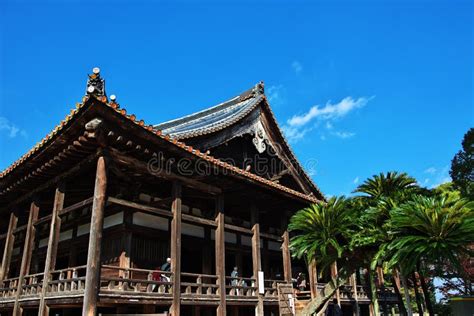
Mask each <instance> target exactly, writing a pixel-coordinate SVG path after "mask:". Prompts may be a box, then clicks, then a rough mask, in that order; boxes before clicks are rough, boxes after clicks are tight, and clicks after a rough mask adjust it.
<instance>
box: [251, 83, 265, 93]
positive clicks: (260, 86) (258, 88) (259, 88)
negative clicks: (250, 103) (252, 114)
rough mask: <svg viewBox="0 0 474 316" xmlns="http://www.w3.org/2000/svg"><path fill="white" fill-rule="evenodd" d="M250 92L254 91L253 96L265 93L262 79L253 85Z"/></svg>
mask: <svg viewBox="0 0 474 316" xmlns="http://www.w3.org/2000/svg"><path fill="white" fill-rule="evenodd" d="M252 92H253V93H254V95H255V96H258V95H263V94H265V83H263V81H260V82H259V83H257V84H256V85H255V87H254V88H253V91H252Z"/></svg>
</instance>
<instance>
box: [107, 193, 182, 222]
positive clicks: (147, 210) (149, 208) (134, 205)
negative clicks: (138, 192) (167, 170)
mask: <svg viewBox="0 0 474 316" xmlns="http://www.w3.org/2000/svg"><path fill="white" fill-rule="evenodd" d="M107 202H109V203H112V204H117V205H122V206H126V207H129V208H133V209H135V210H139V211H142V212H144V213H150V214H154V215H159V216H164V217H167V218H171V217H172V216H173V214H172V213H171V212H168V211H165V210H163V209H160V208H157V207H153V206H148V205H144V204H140V203H135V202H131V201H126V200H122V199H118V198H115V197H109V198H108V199H107Z"/></svg>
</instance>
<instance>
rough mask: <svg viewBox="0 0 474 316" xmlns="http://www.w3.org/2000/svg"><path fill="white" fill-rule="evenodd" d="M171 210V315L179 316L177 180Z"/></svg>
mask: <svg viewBox="0 0 474 316" xmlns="http://www.w3.org/2000/svg"><path fill="white" fill-rule="evenodd" d="M171 194H172V198H173V202H172V204H171V212H172V213H173V219H172V220H171V272H172V273H173V302H172V303H171V308H170V313H171V316H179V315H180V309H181V184H180V183H179V182H177V181H174V182H173V186H172V193H171Z"/></svg>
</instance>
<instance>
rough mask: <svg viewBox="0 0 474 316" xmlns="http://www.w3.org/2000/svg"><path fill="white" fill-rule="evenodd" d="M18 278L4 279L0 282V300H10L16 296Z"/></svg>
mask: <svg viewBox="0 0 474 316" xmlns="http://www.w3.org/2000/svg"><path fill="white" fill-rule="evenodd" d="M17 289H18V278H10V279H5V280H3V281H1V282H0V301H4V300H11V299H13V298H15V297H16V292H17Z"/></svg>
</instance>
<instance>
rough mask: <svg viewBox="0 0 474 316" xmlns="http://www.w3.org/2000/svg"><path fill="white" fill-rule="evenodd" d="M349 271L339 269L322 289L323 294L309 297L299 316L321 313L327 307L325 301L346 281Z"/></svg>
mask: <svg viewBox="0 0 474 316" xmlns="http://www.w3.org/2000/svg"><path fill="white" fill-rule="evenodd" d="M349 275H350V274H349V273H346V272H341V271H339V274H338V276H336V277H334V278H332V279H331V281H329V282H328V283H327V284H326V286H325V287H324V290H323V293H324V294H323V295H318V296H317V297H316V298H313V299H311V301H309V303H308V305H306V306H305V308H304V309H303V310H302V311H301V314H300V315H301V316H311V315H313V314H315V313H316V314H319V313H321V312H322V311H323V310H324V308H325V307H327V303H328V302H329V300H330V299H331V298H332V297H333V296H334V294H335V293H336V291H337V289H338V288H339V287H340V286H341V285H343V284H345V283H347V281H348V280H349Z"/></svg>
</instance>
